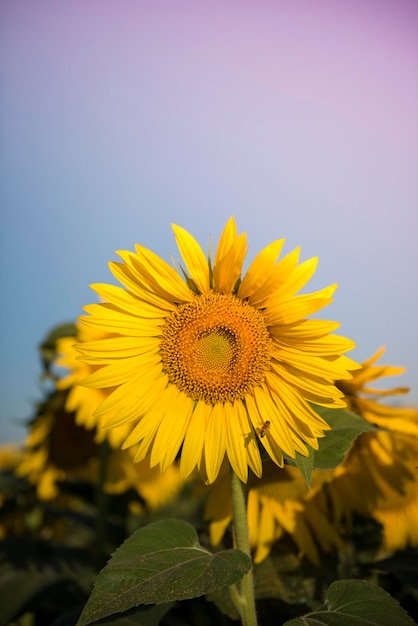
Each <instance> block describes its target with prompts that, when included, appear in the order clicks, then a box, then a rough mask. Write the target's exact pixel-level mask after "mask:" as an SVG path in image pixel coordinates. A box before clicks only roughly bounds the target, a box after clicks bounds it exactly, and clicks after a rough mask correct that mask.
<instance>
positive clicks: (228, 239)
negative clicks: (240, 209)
mask: <svg viewBox="0 0 418 626" xmlns="http://www.w3.org/2000/svg"><path fill="white" fill-rule="evenodd" d="M236 238H237V227H236V224H235V219H234V217H230V218H229V220H228V222H227V223H226V226H225V228H224V229H223V231H222V234H221V236H220V238H219V243H218V247H217V249H216V253H215V261H214V265H216V264H217V263H219V261H220V260H221V259H222V257H224V256H225V254H226V253H227V252H228V251H229V249H230V248H231V247H232V245H233V244H234V243H235V240H236Z"/></svg>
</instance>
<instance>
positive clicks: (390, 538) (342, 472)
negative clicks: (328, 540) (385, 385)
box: [327, 348, 418, 550]
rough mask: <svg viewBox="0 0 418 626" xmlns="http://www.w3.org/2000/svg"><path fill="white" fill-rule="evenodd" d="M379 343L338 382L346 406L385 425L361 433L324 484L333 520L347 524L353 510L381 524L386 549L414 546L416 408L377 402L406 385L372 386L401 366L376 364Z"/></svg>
mask: <svg viewBox="0 0 418 626" xmlns="http://www.w3.org/2000/svg"><path fill="white" fill-rule="evenodd" d="M383 352H384V349H383V348H382V349H380V350H378V351H377V352H376V354H374V355H373V356H372V357H371V358H370V359H368V360H367V361H365V362H364V363H363V366H362V368H361V369H360V370H358V371H357V372H355V373H354V376H353V378H352V380H350V381H343V382H339V383H338V386H339V387H340V388H341V390H343V391H344V392H345V394H346V399H347V403H348V406H349V408H350V409H351V410H352V411H354V412H356V413H357V414H359V415H361V416H362V417H363V418H364V419H366V420H368V421H369V422H371V423H373V424H375V425H377V426H379V427H380V428H382V429H384V430H379V431H376V432H369V433H364V434H362V435H360V436H359V437H358V438H357V439H356V440H355V441H354V443H353V444H352V446H351V448H350V450H349V453H348V455H347V458H346V460H345V461H344V463H343V464H342V465H340V466H339V467H337V468H336V469H335V470H334V472H333V479H332V481H331V482H330V483H329V485H328V487H327V489H328V494H329V497H330V500H331V502H332V511H333V515H334V518H335V520H336V522H337V523H339V524H340V523H341V522H342V521H343V522H344V523H345V524H348V526H349V527H350V526H351V517H352V514H353V513H354V512H357V513H360V514H361V515H364V516H366V517H369V516H371V517H373V518H374V519H376V520H377V521H378V522H379V523H380V524H381V525H382V531H383V546H384V547H385V548H387V549H389V550H395V549H403V548H405V547H406V546H407V545H412V546H418V479H417V471H416V466H417V458H418V411H417V410H416V409H411V408H404V407H390V406H385V405H382V404H380V402H379V399H380V398H385V397H388V396H390V395H399V394H404V393H406V392H407V391H408V389H407V388H405V387H396V388H393V389H387V390H382V389H377V388H374V387H369V386H368V385H369V383H371V382H372V381H376V380H378V379H380V378H382V377H386V376H395V375H399V374H401V373H402V372H404V370H405V368H401V367H392V366H388V365H376V361H377V360H378V359H379V358H380V356H381V355H382V354H383Z"/></svg>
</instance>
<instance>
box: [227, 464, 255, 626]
mask: <svg viewBox="0 0 418 626" xmlns="http://www.w3.org/2000/svg"><path fill="white" fill-rule="evenodd" d="M247 492H248V489H247V485H244V483H242V482H241V481H240V479H239V478H238V476H237V475H236V474H235V472H234V471H233V470H232V469H231V493H232V511H233V520H234V532H235V542H236V547H237V548H238V550H242V552H244V553H245V554H248V556H249V557H250V559H251V550H250V541H249V538H248V523H247ZM231 596H232V599H233V601H234V603H235V604H236V605H237V608H238V610H239V612H240V615H241V620H242V623H243V626H257V615H256V611H255V596H254V580H253V570H252V567H251V569H250V571H249V572H248V573H247V574H246V575H245V576H244V577H243V579H242V580H241V585H240V594H239V600H237V597H236V594H235V593H232V594H231ZM234 596H235V597H234Z"/></svg>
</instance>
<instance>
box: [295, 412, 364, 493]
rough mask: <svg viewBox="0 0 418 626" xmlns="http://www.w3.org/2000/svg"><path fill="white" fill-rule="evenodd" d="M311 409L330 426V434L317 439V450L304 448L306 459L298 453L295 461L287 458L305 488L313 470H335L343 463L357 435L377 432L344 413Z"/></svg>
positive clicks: (360, 419) (356, 417) (356, 416)
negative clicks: (307, 454)
mask: <svg viewBox="0 0 418 626" xmlns="http://www.w3.org/2000/svg"><path fill="white" fill-rule="evenodd" d="M312 408H313V409H314V410H315V411H316V412H317V413H318V414H319V415H320V416H321V417H322V418H323V419H324V420H325V421H326V422H327V424H329V425H330V426H331V430H327V431H326V433H325V437H322V438H321V439H318V444H319V449H318V450H313V449H312V448H310V446H307V447H308V449H309V456H308V457H303V456H302V455H301V454H299V453H296V458H295V459H294V460H293V459H290V458H287V457H286V461H287V462H288V463H289V464H290V465H296V466H297V467H298V468H299V469H300V471H301V472H302V474H303V477H304V479H305V481H306V484H307V485H308V486H310V483H311V474H312V471H313V470H314V469H333V468H334V467H337V466H338V465H340V464H341V463H342V462H343V461H344V459H345V456H346V454H347V452H348V450H349V448H350V446H351V444H352V443H353V441H354V440H355V439H357V437H358V436H359V435H361V434H362V433H365V432H370V431H373V430H376V427H375V426H373V424H370V422H367V421H366V420H364V419H363V418H362V417H360V416H358V415H356V414H355V413H351V412H350V411H346V410H345V409H325V408H324V407H320V406H314V407H312Z"/></svg>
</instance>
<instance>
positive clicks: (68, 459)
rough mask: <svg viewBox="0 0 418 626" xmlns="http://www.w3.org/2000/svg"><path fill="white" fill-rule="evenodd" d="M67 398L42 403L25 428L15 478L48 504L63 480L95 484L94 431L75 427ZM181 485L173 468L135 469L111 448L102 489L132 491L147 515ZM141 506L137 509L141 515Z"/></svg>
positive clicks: (123, 453)
mask: <svg viewBox="0 0 418 626" xmlns="http://www.w3.org/2000/svg"><path fill="white" fill-rule="evenodd" d="M66 405H67V393H66V392H63V391H57V392H55V393H53V394H52V395H51V397H49V398H48V400H47V401H46V402H45V403H43V404H42V405H41V407H40V410H39V411H38V414H37V416H36V418H35V419H34V420H33V421H32V422H31V424H30V426H29V435H28V437H27V439H26V444H25V448H24V450H23V453H22V459H21V462H20V463H19V464H18V465H17V467H16V470H15V471H16V474H17V475H18V476H20V477H24V478H26V479H27V480H28V481H29V482H30V483H32V484H34V485H36V488H37V493H38V497H39V499H41V500H51V499H53V498H56V497H57V496H58V495H59V493H60V489H59V483H60V482H63V481H73V480H77V481H83V482H87V483H90V484H97V483H98V480H99V473H100V467H99V466H100V459H99V450H98V445H97V443H96V440H97V436H96V430H95V429H94V428H93V429H87V428H85V427H84V426H80V425H78V424H77V423H76V419H75V413H74V412H69V411H67V409H66ZM183 484H184V481H183V480H182V478H181V476H180V472H179V469H178V467H177V466H176V465H173V466H171V467H170V468H168V470H167V472H165V473H164V474H161V472H159V471H156V470H155V469H151V468H150V466H149V460H148V459H145V460H144V461H143V462H142V463H137V464H135V463H134V462H133V459H132V455H131V454H130V453H129V451H128V450H120V449H113V448H112V447H111V446H109V450H108V453H107V459H106V476H105V480H104V484H103V489H104V491H105V492H106V493H109V494H114V495H115V494H122V493H125V492H127V491H129V490H134V491H136V492H137V493H138V494H139V495H140V496H141V500H142V501H143V502H144V506H145V507H146V508H148V509H150V510H153V509H156V508H158V506H160V505H162V504H164V503H166V502H167V501H169V500H171V499H172V498H174V497H175V495H176V494H177V493H178V492H179V490H180V489H181V487H182V486H183ZM144 506H141V507H140V508H141V510H143V508H144Z"/></svg>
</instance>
